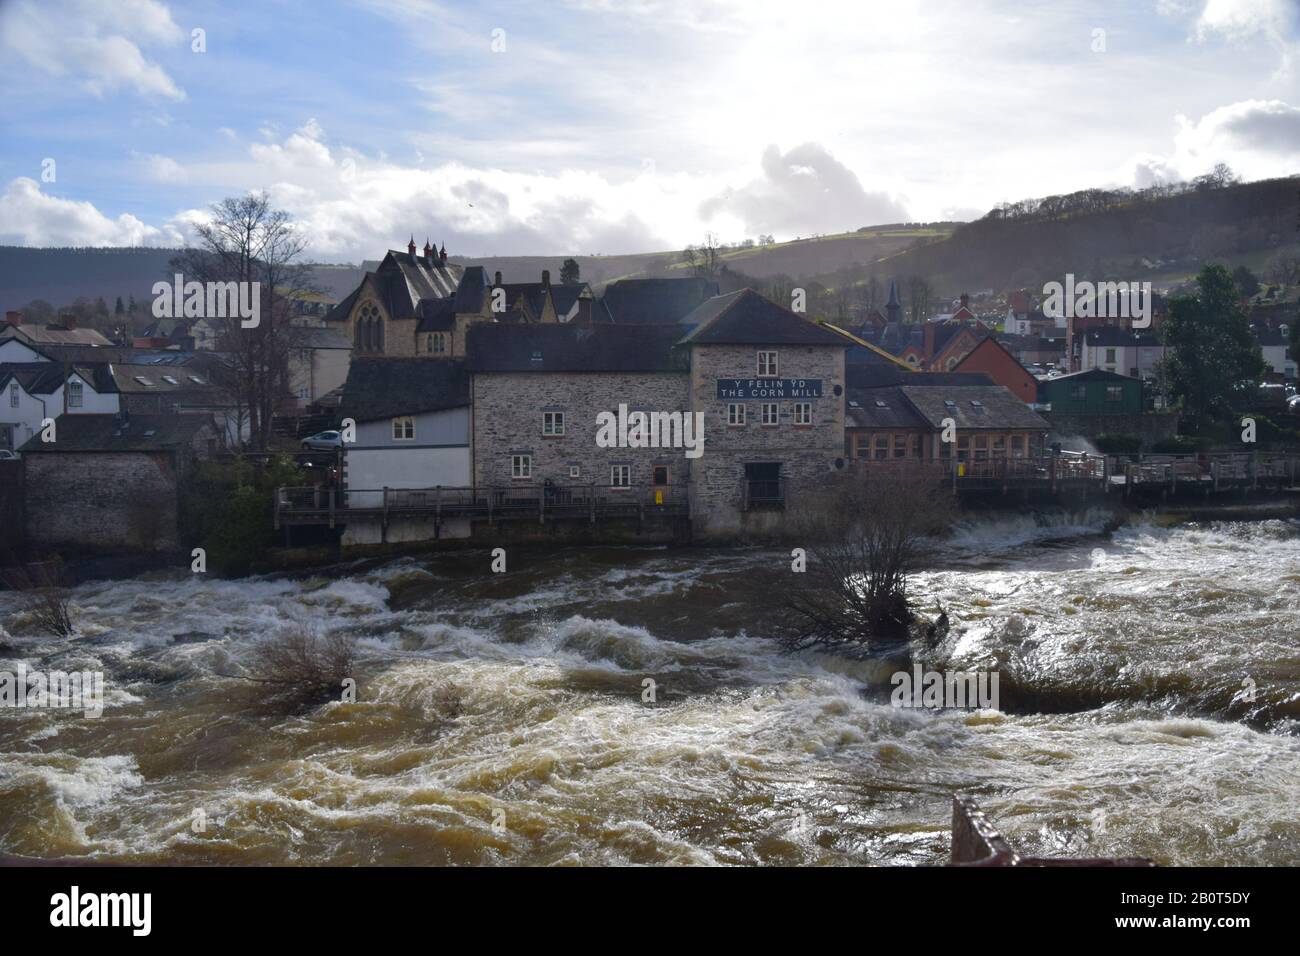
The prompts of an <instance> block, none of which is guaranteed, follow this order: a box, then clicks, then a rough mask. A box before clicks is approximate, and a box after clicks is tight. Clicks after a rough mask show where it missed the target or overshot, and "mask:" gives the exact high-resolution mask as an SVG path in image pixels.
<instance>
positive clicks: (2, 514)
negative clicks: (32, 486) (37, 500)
mask: <svg viewBox="0 0 1300 956" xmlns="http://www.w3.org/2000/svg"><path fill="white" fill-rule="evenodd" d="M22 546H23V463H22V462H21V461H0V559H3V558H4V557H6V556H7V555H9V554H11V553H13V552H16V551H18V550H19V549H20V548H21V547H22Z"/></svg>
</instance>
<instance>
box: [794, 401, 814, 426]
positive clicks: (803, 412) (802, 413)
mask: <svg viewBox="0 0 1300 956" xmlns="http://www.w3.org/2000/svg"><path fill="white" fill-rule="evenodd" d="M794 423H795V424H796V425H811V424H812V402H795V403H794Z"/></svg>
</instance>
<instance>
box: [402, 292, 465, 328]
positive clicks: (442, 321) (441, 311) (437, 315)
mask: <svg viewBox="0 0 1300 956" xmlns="http://www.w3.org/2000/svg"><path fill="white" fill-rule="evenodd" d="M459 311H460V310H459V309H458V308H457V307H456V299H455V298H454V297H453V298H448V299H425V300H424V301H423V302H421V303H420V308H419V309H418V313H417V314H418V315H419V316H420V323H419V325H417V326H416V327H415V330H416V331H417V332H447V331H449V330H451V329H454V328H455V327H456V313H457V312H459ZM470 311H473V310H470Z"/></svg>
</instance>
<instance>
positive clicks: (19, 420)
mask: <svg viewBox="0 0 1300 956" xmlns="http://www.w3.org/2000/svg"><path fill="white" fill-rule="evenodd" d="M65 375H66V378H65ZM119 398H120V397H119V395H118V392H117V386H116V385H115V384H114V382H113V376H112V374H111V373H110V371H109V366H108V363H106V362H103V363H77V364H72V365H64V364H63V363H61V362H50V361H48V360H47V361H39V362H8V363H3V364H0V448H6V449H9V450H13V449H16V448H20V447H22V445H23V444H24V443H25V442H26V441H27V440H28V439H30V438H31V437H32V436H33V435H36V434H38V433H39V432H40V431H41V427H42V426H41V423H42V422H43V421H45V419H47V418H48V419H53V420H54V421H55V422H56V423H57V421H58V419H59V418H60V417H61V416H62V415H65V414H68V415H116V414H117V413H118V412H119V411H120V409H121V405H120V401H119ZM57 437H58V435H57V425H56V431H55V439H56V440H57Z"/></svg>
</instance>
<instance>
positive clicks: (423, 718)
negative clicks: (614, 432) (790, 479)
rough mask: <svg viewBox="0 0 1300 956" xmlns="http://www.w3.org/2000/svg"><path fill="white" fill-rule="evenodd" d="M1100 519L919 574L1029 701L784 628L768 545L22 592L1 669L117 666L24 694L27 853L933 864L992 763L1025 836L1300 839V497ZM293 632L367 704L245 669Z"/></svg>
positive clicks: (10, 779) (949, 558)
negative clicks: (331, 641) (945, 701)
mask: <svg viewBox="0 0 1300 956" xmlns="http://www.w3.org/2000/svg"><path fill="white" fill-rule="evenodd" d="M1102 527H1103V524H1102V519H1101V517H1100V516H1092V515H1083V516H1076V517H1074V518H1071V519H1057V520H1054V521H1052V522H1050V523H1044V522H1043V521H1042V520H1041V519H1040V520H1039V521H1035V520H1034V519H1033V518H1031V517H1028V516H1024V517H1019V518H1001V519H989V518H985V519H982V520H980V521H978V522H976V523H972V524H970V525H967V526H963V527H962V528H960V529H959V530H958V531H957V533H956V534H955V535H954V536H953V537H952V539H951V541H950V542H949V545H948V548H947V551H948V554H947V555H946V556H945V557H944V559H943V561H942V568H941V569H940V568H936V569H934V570H931V571H929V572H927V573H925V574H922V575H920V576H918V577H916V578H915V579H914V580H913V582H912V587H913V589H914V591H915V595H916V597H917V599H918V601H919V602H920V603H921V605H922V607H923V608H927V609H928V608H931V607H932V606H933V605H934V604H935V602H937V603H938V604H941V605H942V606H943V607H945V608H947V609H948V611H949V613H950V615H951V617H952V621H953V626H952V630H951V632H950V634H949V636H948V638H947V639H946V640H945V641H944V642H943V643H942V644H941V645H940V646H939V647H938V648H935V649H933V650H932V651H928V652H927V655H928V656H927V657H926V658H925V660H926V663H927V666H934V667H937V668H945V667H946V668H952V669H961V668H965V669H972V668H977V667H978V668H983V667H994V668H996V670H997V671H998V673H999V676H1000V682H1001V707H1002V710H1001V712H995V711H991V710H984V711H927V710H917V709H904V708H895V707H892V706H890V704H889V689H890V688H889V685H888V676H889V673H890V671H892V670H893V669H894V665H892V664H890V663H888V662H886V661H882V660H878V659H877V660H873V659H865V660H856V661H855V660H845V659H841V658H837V657H834V656H830V655H816V654H802V655H794V656H791V655H786V654H782V653H781V652H780V651H779V650H778V649H777V647H776V645H775V643H774V642H773V641H772V639H771V637H770V636H769V634H768V633H767V632H766V630H765V614H764V613H763V611H762V610H761V609H759V608H755V607H753V606H751V605H750V604H748V603H746V599H744V598H743V597H742V595H743V594H744V591H745V589H744V588H743V587H741V586H740V585H741V584H742V582H743V580H744V578H745V576H747V575H750V574H752V573H753V572H754V569H755V568H757V567H760V566H768V567H771V566H775V565H779V564H780V563H782V562H784V563H785V564H786V565H788V563H789V557H788V555H785V554H784V553H782V552H774V551H759V550H747V551H739V550H721V549H717V550H698V549H697V550H668V549H654V548H646V549H619V548H572V549H568V550H559V551H546V552H539V551H532V552H527V551H522V550H521V551H518V552H517V553H512V554H511V558H510V567H509V570H508V572H507V573H505V574H496V575H493V574H487V573H484V572H486V570H487V568H488V564H489V561H490V557H489V555H488V554H487V553H486V552H485V551H484V552H471V553H459V554H448V555H438V556H432V557H427V558H418V559H401V560H393V561H390V562H387V563H384V564H379V565H375V564H368V565H355V566H352V567H349V568H343V569H334V570H332V571H331V572H330V573H329V574H328V575H324V574H322V575H319V576H307V577H299V578H296V579H289V578H264V579H254V580H243V581H221V580H216V579H213V578H210V577H203V576H198V575H195V576H188V575H187V576H186V577H184V578H179V577H175V578H157V579H138V580H130V581H118V582H95V583H90V584H85V585H82V586H79V587H77V588H76V589H75V591H74V592H73V604H74V613H75V616H76V619H77V621H78V625H79V633H78V636H77V637H75V638H73V639H71V640H68V641H62V640H55V639H52V638H49V637H46V636H42V635H40V634H38V633H36V632H35V631H34V630H33V629H32V627H31V625H30V622H29V621H28V620H27V619H26V617H25V616H24V613H23V612H22V609H21V608H22V605H21V602H20V601H19V600H18V599H17V598H16V596H15V595H13V594H8V593H5V594H0V670H8V671H13V670H15V668H16V667H17V665H18V663H19V662H25V663H26V665H27V666H28V667H30V668H42V669H45V670H58V669H61V670H65V671H72V670H86V669H90V670H102V671H103V672H104V674H105V681H106V705H105V709H104V712H103V715H102V716H100V717H98V718H86V717H83V716H81V715H80V714H78V713H70V712H68V711H60V710H48V709H43V710H6V711H0V853H10V854H20V855H30V856H38V857H59V856H82V855H91V856H94V857H96V858H99V859H105V860H116V861H133V862H198V863H237V864H265V863H304V864H306V863H335V864H367V863H390V864H426V863H458V864H564V863H573V864H581V863H637V864H660V863H668V864H675V863H697V864H731V863H736V864H749V863H766V864H903V865H917V864H937V863H942V862H945V861H946V858H947V854H948V850H949V822H950V814H951V795H952V793H953V792H954V791H957V790H964V791H970V792H973V793H975V794H976V795H977V796H978V798H979V799H980V801H981V803H982V805H983V806H984V808H985V809H986V810H987V811H988V812H989V814H990V816H991V817H992V818H993V819H994V820H995V821H996V822H997V823H998V824H999V826H1000V828H1001V829H1002V830H1003V831H1004V832H1005V833H1006V835H1007V836H1008V838H1009V839H1010V840H1011V841H1012V843H1013V844H1014V845H1016V846H1017V847H1018V848H1019V849H1020V850H1022V852H1026V853H1032V854H1038V855H1052V856H1085V855H1087V856H1091V855H1126V856H1128V855H1142V856H1150V857H1153V858H1155V859H1156V860H1157V861H1158V862H1160V863H1163V864H1236V865H1255V864H1269V865H1281V864H1289V865H1296V864H1298V863H1300V523H1296V522H1281V521H1261V522H1251V523H1222V524H1206V525H1183V526H1177V527H1162V526H1159V525H1157V524H1151V523H1134V524H1130V525H1127V526H1125V527H1122V528H1120V529H1118V530H1116V531H1114V532H1113V533H1110V534H1105V533H1102V532H1101V529H1102ZM285 627H302V628H308V629H315V630H316V631H317V632H326V631H329V630H332V629H345V630H346V631H348V632H350V633H351V634H353V635H356V636H357V638H358V639H359V654H360V663H359V666H358V669H357V670H358V673H357V678H358V683H359V694H358V699H357V701H356V702H355V703H341V702H340V703H332V704H327V705H325V706H323V707H321V708H319V709H317V710H314V711H309V712H307V713H304V714H299V715H296V716H288V717H286V716H284V715H283V714H276V713H274V712H267V711H266V709H265V708H259V707H257V706H256V705H255V702H254V701H253V700H252V699H251V698H250V694H249V686H248V684H247V682H243V681H239V680H235V679H232V678H231V677H229V676H220V675H229V674H231V673H233V672H235V671H237V670H238V669H239V663H240V661H241V660H244V659H246V655H247V654H248V651H249V648H250V646H251V645H252V643H253V642H255V641H257V640H260V639H263V638H266V637H268V636H271V635H274V634H275V633H276V632H277V631H278V630H279V629H281V628H285ZM646 678H650V679H652V680H653V681H654V682H655V687H654V690H655V701H654V702H653V703H646V702H643V694H644V692H645V689H644V688H643V681H644V680H645V679H646ZM1243 681H1246V682H1247V683H1245V684H1244V683H1243ZM1249 682H1253V684H1250V683H1249ZM1248 686H1253V688H1254V691H1253V694H1252V693H1251V692H1249V691H1248V690H1247V687H1248ZM1251 696H1253V698H1254V699H1253V700H1251V699H1250V697H1251Z"/></svg>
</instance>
